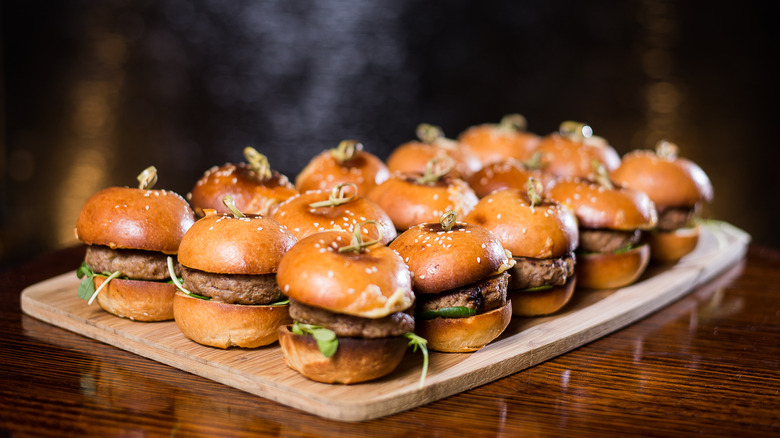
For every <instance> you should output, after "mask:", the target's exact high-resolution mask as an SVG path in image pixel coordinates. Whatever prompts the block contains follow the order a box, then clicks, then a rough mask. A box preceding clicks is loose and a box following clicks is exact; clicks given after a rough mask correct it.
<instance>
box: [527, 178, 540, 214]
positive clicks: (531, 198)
mask: <svg viewBox="0 0 780 438" xmlns="http://www.w3.org/2000/svg"><path fill="white" fill-rule="evenodd" d="M525 186H526V191H527V193H528V202H530V203H531V207H536V206H537V205H539V204H541V203H542V196H543V195H544V185H543V184H542V182H541V181H539V180H538V179H536V178H534V177H530V178H528V182H527V183H526V185H525Z"/></svg>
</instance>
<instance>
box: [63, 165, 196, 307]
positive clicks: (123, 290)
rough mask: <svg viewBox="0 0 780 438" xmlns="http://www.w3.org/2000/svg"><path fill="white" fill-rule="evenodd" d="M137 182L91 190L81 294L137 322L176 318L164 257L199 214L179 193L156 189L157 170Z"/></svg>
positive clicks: (83, 226) (82, 235)
mask: <svg viewBox="0 0 780 438" xmlns="http://www.w3.org/2000/svg"><path fill="white" fill-rule="evenodd" d="M138 181H139V187H138V188H131V187H109V188H106V189H103V190H101V191H99V192H97V193H95V194H94V195H92V196H91V197H90V198H89V199H88V200H87V201H86V203H85V204H84V206H83V208H82V209H81V212H80V213H79V217H78V220H77V222H76V237H77V238H78V239H79V240H81V241H82V242H84V243H86V244H87V245H88V246H87V252H86V256H85V258H84V263H82V265H81V267H80V268H79V270H78V275H79V278H82V283H81V286H80V287H79V297H80V298H83V299H85V300H88V301H89V303H90V304H91V303H92V301H93V300H94V299H95V298H97V302H98V304H99V305H100V307H101V308H103V309H104V310H105V311H107V312H109V313H112V314H114V315H116V316H120V317H123V318H129V319H132V320H135V321H165V320H170V319H173V296H174V294H175V292H176V287H175V286H174V285H173V284H171V283H169V282H168V278H169V274H168V267H167V262H166V259H167V257H168V255H175V254H176V253H177V251H178V250H179V242H180V241H181V239H182V237H183V236H184V233H185V232H186V231H187V230H188V229H189V228H190V227H191V226H192V224H193V223H194V221H195V216H194V214H193V212H192V209H190V206H189V204H187V202H186V201H185V200H184V199H183V198H182V197H181V196H179V195H177V194H176V193H173V192H170V191H167V190H153V189H152V186H154V183H155V182H156V181H157V169H155V168H154V167H153V166H152V167H149V168H147V169H146V170H144V171H143V172H142V173H141V174H140V175H139V176H138Z"/></svg>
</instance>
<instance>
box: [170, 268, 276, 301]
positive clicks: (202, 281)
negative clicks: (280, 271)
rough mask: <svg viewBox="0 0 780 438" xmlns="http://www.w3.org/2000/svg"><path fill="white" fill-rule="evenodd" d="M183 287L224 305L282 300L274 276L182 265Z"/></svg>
mask: <svg viewBox="0 0 780 438" xmlns="http://www.w3.org/2000/svg"><path fill="white" fill-rule="evenodd" d="M181 268H182V272H181V274H182V279H183V280H184V288H185V289H187V290H189V291H190V292H192V293H196V294H198V295H203V296H205V297H209V298H211V299H213V300H214V301H221V302H224V303H228V304H272V303H275V302H278V301H280V300H282V299H283V298H282V297H283V295H282V291H281V290H280V289H279V285H278V284H276V274H265V275H238V274H234V275H228V274H215V273H212V272H205V271H200V270H197V269H190V268H188V267H186V266H182V267H181Z"/></svg>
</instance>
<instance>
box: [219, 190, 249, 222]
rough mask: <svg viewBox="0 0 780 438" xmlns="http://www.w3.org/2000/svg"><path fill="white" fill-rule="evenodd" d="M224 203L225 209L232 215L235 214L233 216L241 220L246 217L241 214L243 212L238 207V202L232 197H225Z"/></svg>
mask: <svg viewBox="0 0 780 438" xmlns="http://www.w3.org/2000/svg"><path fill="white" fill-rule="evenodd" d="M222 203H223V204H225V207H227V208H228V210H230V212H231V213H233V216H234V217H236V218H238V219H240V218H242V217H246V215H245V214H244V213H242V212H241V210H239V209H238V207H236V200H235V199H233V197H232V196H230V195H225V197H224V198H222Z"/></svg>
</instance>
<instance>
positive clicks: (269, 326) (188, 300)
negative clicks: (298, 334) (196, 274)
mask: <svg viewBox="0 0 780 438" xmlns="http://www.w3.org/2000/svg"><path fill="white" fill-rule="evenodd" d="M288 308H289V306H287V305H284V306H252V305H241V304H227V303H221V302H218V301H210V300H203V299H200V298H194V297H191V296H189V295H187V294H185V293H183V292H176V295H175V296H174V298H173V316H174V319H175V320H176V325H178V326H179V330H181V332H182V333H184V336H186V337H188V338H190V339H192V340H193V341H195V342H197V343H199V344H203V345H209V346H212V347H219V348H228V347H243V348H256V347H260V346H263V345H268V344H271V343H274V342H276V340H277V339H278V338H279V335H278V334H277V332H276V329H277V328H278V327H279V326H282V325H286V324H290V323H292V318H290V313H289V311H288Z"/></svg>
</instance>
